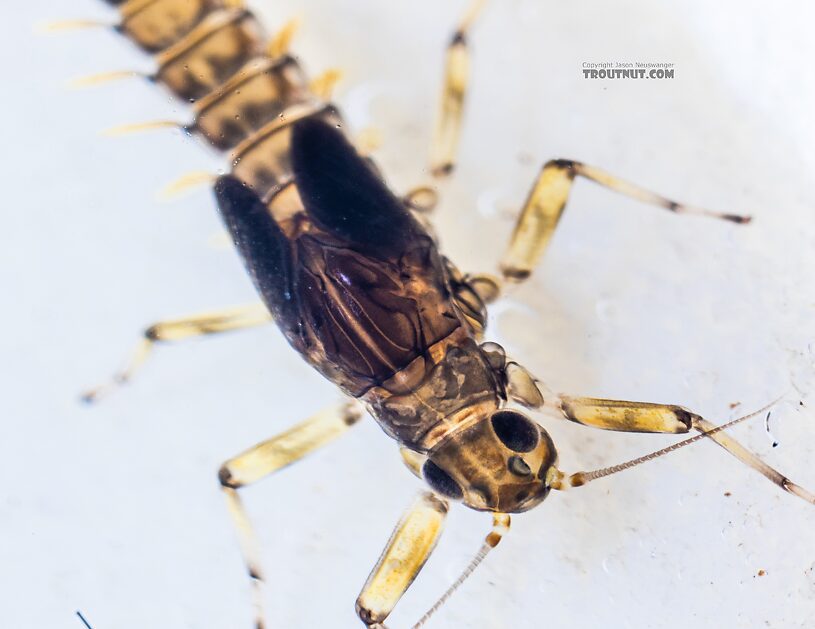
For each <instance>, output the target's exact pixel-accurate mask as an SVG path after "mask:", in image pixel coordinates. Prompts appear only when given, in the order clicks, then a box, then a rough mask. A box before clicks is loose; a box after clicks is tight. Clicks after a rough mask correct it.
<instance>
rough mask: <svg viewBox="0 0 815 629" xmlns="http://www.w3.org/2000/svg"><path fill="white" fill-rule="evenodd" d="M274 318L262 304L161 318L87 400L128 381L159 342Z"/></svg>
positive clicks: (149, 328) (93, 390) (148, 329)
mask: <svg viewBox="0 0 815 629" xmlns="http://www.w3.org/2000/svg"><path fill="white" fill-rule="evenodd" d="M271 320H272V317H271V315H270V314H269V311H268V310H267V309H266V306H264V305H263V304H261V303H257V304H249V305H246V306H237V307H234V308H227V309H224V310H213V311H210V312H206V313H202V314H198V315H193V316H190V317H182V318H179V319H167V320H165V321H159V322H157V323H154V324H152V325H150V326H148V327H147V328H145V330H144V332H143V334H142V339H141V341H140V342H139V344H138V345H137V346H136V349H135V350H134V352H133V354H132V356H131V358H130V360H129V361H128V362H127V364H126V365H125V366H124V367H123V368H122V369H120V370H119V371H117V372H116V373H115V374H114V375H113V378H111V379H110V381H108V382H107V383H105V384H102V385H99V386H97V387H94V388H93V389H90V390H88V391H86V392H85V393H83V394H82V400H83V401H84V402H88V403H92V402H96V401H97V400H99V398H101V397H102V396H104V395H105V394H107V393H109V392H110V391H111V390H113V389H115V388H116V387H119V386H121V385H123V384H127V383H128V382H130V380H131V379H132V378H133V374H134V373H135V372H136V371H137V370H138V369H139V367H141V366H142V365H143V364H144V361H146V360H147V358H148V356H149V355H150V353H151V352H152V350H153V347H154V346H155V345H156V344H157V343H174V342H176V341H181V340H184V339H187V338H191V337H195V336H203V335H206V334H219V333H221V332H230V331H232V330H243V329H246V328H252V327H256V326H259V325H264V324H266V323H269V322H270V321H271Z"/></svg>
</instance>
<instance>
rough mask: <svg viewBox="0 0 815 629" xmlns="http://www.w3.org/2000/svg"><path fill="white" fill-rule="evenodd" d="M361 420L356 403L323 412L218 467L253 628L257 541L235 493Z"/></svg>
mask: <svg viewBox="0 0 815 629" xmlns="http://www.w3.org/2000/svg"><path fill="white" fill-rule="evenodd" d="M359 418H360V413H359V410H358V407H357V405H356V403H343V404H340V405H337V406H335V407H332V408H329V409H326V410H325V411H322V412H321V413H318V414H316V415H314V416H313V417H310V418H309V419H307V420H305V421H304V422H301V423H300V424H297V425H296V426H294V428H291V429H290V430H287V431H286V432H284V433H282V434H280V435H278V436H276V437H273V438H272V439H269V440H268V441H264V442H262V443H259V444H258V445H256V446H255V447H253V448H251V449H249V450H247V451H246V452H244V453H243V454H240V455H238V456H236V457H235V458H233V459H230V460H229V461H227V462H226V463H224V464H223V465H222V466H221V469H220V471H219V473H218V478H219V480H220V482H221V489H222V490H223V492H224V494H225V495H226V501H227V506H228V508H229V514H230V516H231V518H232V521H233V522H234V524H235V528H236V529H237V531H238V541H239V543H240V546H241V551H242V553H243V558H244V561H245V562H246V566H247V569H248V572H249V577H250V578H251V579H252V584H253V588H254V596H255V607H256V610H257V618H256V626H257V628H258V629H262V627H263V626H264V624H263V610H262V606H261V591H260V588H261V583H262V581H263V575H262V572H261V569H260V565H259V562H258V554H259V553H258V551H257V541H256V539H255V534H254V531H253V530H252V526H251V524H250V522H249V518H248V516H247V514H246V510H245V509H244V507H243V503H242V502H241V499H240V496H239V495H238V490H239V489H240V488H241V487H244V486H246V485H250V484H252V483H254V482H256V481H258V480H260V479H262V478H264V477H266V476H268V475H269V474H271V473H272V472H276V471H278V470H280V469H282V468H284V467H286V466H287V465H291V464H292V463H294V462H296V461H299V460H300V459H302V458H303V457H305V456H306V455H307V454H309V453H311V452H313V451H315V450H317V449H319V448H320V447H322V446H324V445H326V444H327V443H329V442H331V441H333V440H334V439H336V438H337V437H339V436H340V435H342V434H343V433H344V432H345V431H347V430H348V429H349V428H350V427H351V426H353V425H354V424H355V423H356V422H357V421H358V420H359Z"/></svg>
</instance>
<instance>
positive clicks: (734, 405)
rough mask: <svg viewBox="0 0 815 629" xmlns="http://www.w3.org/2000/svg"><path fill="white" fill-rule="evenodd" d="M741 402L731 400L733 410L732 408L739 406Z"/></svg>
mask: <svg viewBox="0 0 815 629" xmlns="http://www.w3.org/2000/svg"><path fill="white" fill-rule="evenodd" d="M740 404H741V402H731V403H730V408H731V410H732V409H734V408H736V407H737V406H739V405H740Z"/></svg>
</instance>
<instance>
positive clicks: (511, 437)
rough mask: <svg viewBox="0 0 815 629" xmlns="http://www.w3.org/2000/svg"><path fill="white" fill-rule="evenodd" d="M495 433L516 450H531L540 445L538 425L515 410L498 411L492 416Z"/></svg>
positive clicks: (507, 445) (502, 441)
mask: <svg viewBox="0 0 815 629" xmlns="http://www.w3.org/2000/svg"><path fill="white" fill-rule="evenodd" d="M491 421H492V429H493V430H494V431H495V435H496V436H497V437H498V438H499V439H500V440H501V443H503V444H504V445H505V446H506V447H507V448H509V449H510V450H513V451H515V452H531V451H532V450H534V449H535V446H537V445H538V439H539V432H538V427H537V426H535V424H533V423H532V422H531V421H529V420H528V419H527V418H526V417H524V416H523V415H521V414H520V413H516V412H515V411H498V412H497V413H494V414H493V416H492V418H491Z"/></svg>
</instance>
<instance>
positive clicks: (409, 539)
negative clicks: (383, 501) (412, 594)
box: [356, 492, 510, 629]
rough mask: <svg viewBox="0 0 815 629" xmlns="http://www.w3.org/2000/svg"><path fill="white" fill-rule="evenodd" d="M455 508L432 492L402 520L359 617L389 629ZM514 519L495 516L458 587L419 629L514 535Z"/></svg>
mask: <svg viewBox="0 0 815 629" xmlns="http://www.w3.org/2000/svg"><path fill="white" fill-rule="evenodd" d="M448 509H449V505H448V503H447V501H446V500H444V499H443V498H440V497H438V496H436V495H435V494H432V493H430V492H422V493H421V494H419V496H418V497H417V498H416V499H415V500H414V501H413V504H411V505H410V507H409V508H408V509H407V511H406V512H405V513H404V515H403V516H402V519H401V520H400V521H399V524H397V525H396V529H395V530H394V531H393V534H392V535H391V538H390V539H389V540H388V543H387V545H386V546H385V550H383V551H382V555H381V556H380V557H379V561H377V562H376V566H374V569H373V570H372V571H371V574H370V575H369V576H368V580H367V581H366V582H365V585H364V586H363V587H362V592H361V593H360V595H359V597H358V598H357V604H356V607H357V614H358V615H359V618H360V620H362V622H364V623H365V626H366V627H367V628H368V629H386V628H385V625H384V624H383V623H384V622H385V620H386V619H387V618H388V616H389V615H390V613H391V611H393V608H394V607H395V606H396V603H398V602H399V599H401V598H402V596H403V595H404V593H405V592H406V591H407V589H408V588H409V587H410V584H411V583H413V580H414V579H415V578H416V576H417V575H418V574H419V571H420V570H421V569H422V567H423V566H424V564H425V563H426V562H427V559H428V558H429V557H430V554H431V553H432V552H433V549H434V548H435V547H436V543H437V542H438V540H439V537H440V536H441V532H442V528H443V525H444V519H445V517H446V516H447V510H448ZM509 526H510V518H509V515H507V514H505V513H494V514H493V523H492V529H491V530H490V532H489V534H488V535H487V537H486V538H485V539H484V543H483V544H482V545H481V548H480V549H479V550H478V552H477V553H476V555H475V557H473V559H472V561H470V563H469V564H468V565H467V567H466V568H465V569H464V570H463V571H462V573H461V575H460V576H459V577H458V578H457V579H456V580H455V581H454V582H453V584H452V585H451V586H450V587H449V588H447V590H445V592H444V594H442V595H441V596H440V597H439V599H438V600H437V601H436V602H435V603H434V604H433V605H432V606H431V607H430V609H429V610H427V612H426V613H425V614H424V615H423V616H422V617H421V618H420V619H419V620H418V621H417V622H416V623H415V624H414V625H413V629H417V628H418V627H421V626H422V625H424V624H425V623H426V622H427V621H428V620H429V619H430V617H431V616H432V615H433V614H435V613H436V612H437V611H438V610H439V608H440V607H441V606H442V605H444V603H446V602H447V600H448V599H449V598H450V597H451V596H452V595H453V592H455V591H456V590H457V589H458V588H459V586H461V584H462V583H464V581H466V580H467V578H468V577H469V576H470V575H471V574H472V573H473V572H474V571H475V569H476V568H477V567H478V566H479V564H480V563H481V562H482V561H483V560H484V558H485V557H486V556H487V553H489V552H490V550H492V549H493V548H495V547H496V546H497V545H498V543H499V542H500V541H501V539H502V538H503V536H504V535H505V534H506V533H507V531H509Z"/></svg>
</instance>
